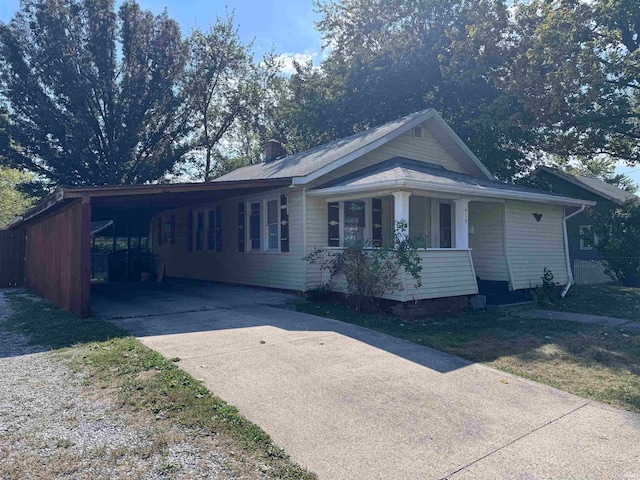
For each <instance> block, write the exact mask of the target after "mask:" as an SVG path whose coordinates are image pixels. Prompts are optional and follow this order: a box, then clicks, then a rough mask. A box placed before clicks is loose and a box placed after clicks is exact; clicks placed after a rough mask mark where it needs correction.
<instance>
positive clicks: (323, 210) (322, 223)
mask: <svg viewBox="0 0 640 480" xmlns="http://www.w3.org/2000/svg"><path fill="white" fill-rule="evenodd" d="M327 208H328V207H327V201H326V200H325V199H324V198H320V197H310V196H307V253H310V252H312V251H314V250H315V249H316V248H326V247H327V243H328V239H327V232H328V227H327V224H328V222H329V217H328V211H327ZM306 270H307V272H306V289H309V288H316V287H319V286H321V285H322V283H323V278H322V271H321V270H320V265H317V264H307V265H306ZM306 289H305V290H306Z"/></svg>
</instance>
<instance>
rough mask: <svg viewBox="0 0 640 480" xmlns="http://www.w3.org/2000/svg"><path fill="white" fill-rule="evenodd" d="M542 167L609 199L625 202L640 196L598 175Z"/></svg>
mask: <svg viewBox="0 0 640 480" xmlns="http://www.w3.org/2000/svg"><path fill="white" fill-rule="evenodd" d="M540 169H541V170H544V171H546V172H549V173H551V174H552V175H555V176H557V177H558V178H561V179H563V180H566V181H568V182H570V183H573V184H574V185H578V186H579V187H582V188H585V189H586V190H588V191H590V192H592V193H595V194H596V195H600V196H601V197H603V198H605V199H607V200H612V201H614V202H619V203H624V202H626V201H628V200H631V199H637V198H638V197H637V196H636V195H634V194H633V193H631V192H627V191H625V190H622V189H620V188H618V187H616V186H615V185H611V184H610V183H607V182H605V181H604V180H600V179H599V178H596V177H592V176H589V175H571V174H568V173H566V172H562V171H560V170H558V169H555V168H551V167H540Z"/></svg>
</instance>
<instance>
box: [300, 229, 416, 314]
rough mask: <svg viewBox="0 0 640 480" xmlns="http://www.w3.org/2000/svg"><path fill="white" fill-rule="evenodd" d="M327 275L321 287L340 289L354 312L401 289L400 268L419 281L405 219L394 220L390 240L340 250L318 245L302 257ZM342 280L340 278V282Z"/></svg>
mask: <svg viewBox="0 0 640 480" xmlns="http://www.w3.org/2000/svg"><path fill="white" fill-rule="evenodd" d="M304 259H305V260H306V261H307V262H309V263H311V264H319V265H320V267H321V268H322V270H326V271H328V272H329V274H330V275H331V277H330V280H329V282H328V283H327V285H325V286H324V287H325V288H326V289H328V290H338V291H342V292H343V293H344V294H345V296H346V298H347V300H348V301H349V302H350V303H351V304H352V306H353V307H354V308H355V309H356V311H358V312H360V311H371V310H375V309H376V307H377V306H378V303H379V301H380V298H381V297H382V295H383V294H384V293H385V292H389V291H393V290H402V289H403V288H404V284H403V282H402V279H401V277H400V275H401V273H402V270H403V271H405V272H407V273H408V274H410V275H411V276H412V277H413V278H414V280H415V281H416V288H419V287H420V285H421V283H422V277H421V276H420V272H421V271H422V265H421V264H420V263H421V258H420V255H419V254H418V252H417V249H416V247H415V244H414V243H413V242H412V240H411V239H410V238H409V237H408V235H407V224H406V222H397V223H396V231H395V235H394V241H393V243H391V244H389V245H383V246H381V247H375V248H374V247H373V246H372V245H371V243H370V242H362V241H358V242H353V243H349V244H348V245H346V246H345V247H344V249H341V250H340V251H329V250H327V249H326V248H318V249H315V250H314V251H313V252H311V253H310V254H308V255H307V256H305V257H304ZM343 280H344V281H343Z"/></svg>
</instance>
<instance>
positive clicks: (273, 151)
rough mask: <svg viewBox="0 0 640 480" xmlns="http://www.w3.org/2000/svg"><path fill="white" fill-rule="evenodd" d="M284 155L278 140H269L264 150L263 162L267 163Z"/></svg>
mask: <svg viewBox="0 0 640 480" xmlns="http://www.w3.org/2000/svg"><path fill="white" fill-rule="evenodd" d="M283 155H284V147H283V146H282V144H281V143H280V142H279V141H278V140H273V139H271V140H269V141H268V142H267V145H266V146H265V149H264V161H265V162H267V163H269V162H273V161H274V160H277V159H278V158H280V157H282V156H283Z"/></svg>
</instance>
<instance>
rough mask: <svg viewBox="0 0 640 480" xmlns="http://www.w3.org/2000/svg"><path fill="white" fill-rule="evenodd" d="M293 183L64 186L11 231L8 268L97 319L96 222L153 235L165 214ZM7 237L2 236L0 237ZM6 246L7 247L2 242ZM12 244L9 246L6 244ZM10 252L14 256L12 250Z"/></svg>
mask: <svg viewBox="0 0 640 480" xmlns="http://www.w3.org/2000/svg"><path fill="white" fill-rule="evenodd" d="M289 184H290V179H288V178H284V179H276V180H263V181H255V180H253V181H231V182H215V183H181V184H159V185H134V186H129V185H127V186H105V187H60V188H58V189H57V190H56V191H55V192H54V193H53V194H52V195H50V196H49V197H47V198H46V199H44V200H43V201H42V202H40V203H39V204H38V205H36V206H35V207H33V208H32V209H30V210H28V211H27V212H25V213H24V215H22V216H20V217H17V218H16V219H14V220H13V221H12V222H11V223H10V224H9V225H8V227H7V228H8V230H9V232H5V234H6V235H5V236H6V239H9V237H10V241H11V247H12V248H11V251H10V253H9V254H7V255H5V256H4V257H5V258H4V260H3V261H4V262H5V264H11V265H12V271H15V272H20V273H19V275H18V277H17V278H14V279H13V283H12V286H25V287H27V288H29V289H31V290H33V291H34V292H36V293H38V294H39V295H42V296H43V297H46V298H48V299H50V300H52V301H53V302H55V303H56V304H58V305H60V306H61V307H62V308H64V309H66V310H69V311H71V312H72V313H73V314H75V315H77V316H79V317H83V318H84V317H87V316H89V315H90V314H91V312H90V308H89V304H90V294H91V223H92V221H93V222H96V221H107V220H110V221H113V222H114V224H115V226H116V227H114V228H119V229H120V230H124V231H126V232H127V233H128V234H129V235H130V236H134V237H135V236H147V235H148V233H149V230H150V221H151V217H152V216H153V215H154V214H156V213H158V212H162V211H166V210H171V209H174V208H181V207H187V206H196V205H199V204H204V203H207V202H215V201H218V200H221V199H224V198H230V197H235V196H238V195H245V194H252V193H258V192H261V191H265V190H270V189H273V188H277V187H281V186H284V185H289ZM0 233H1V232H0ZM0 243H1V242H0ZM4 243H5V244H7V245H8V243H9V241H8V240H7V241H5V242H4ZM6 251H9V250H8V248H7V250H6Z"/></svg>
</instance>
